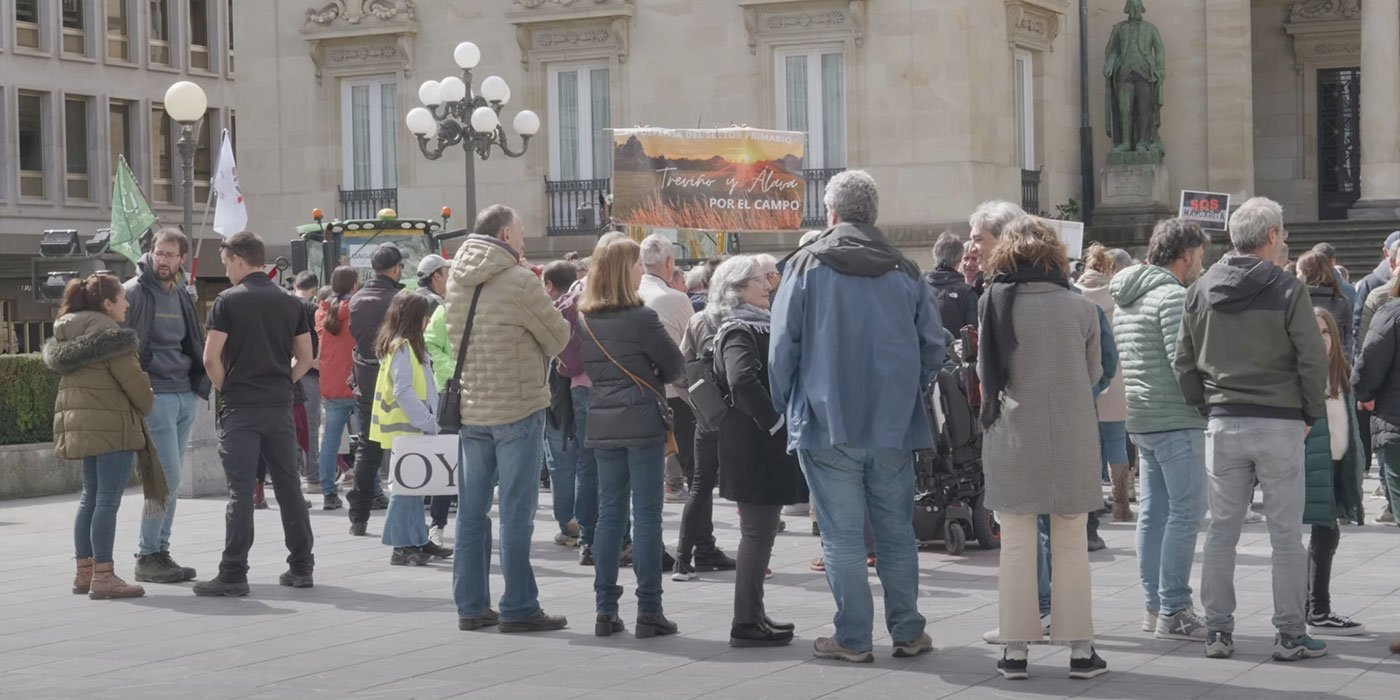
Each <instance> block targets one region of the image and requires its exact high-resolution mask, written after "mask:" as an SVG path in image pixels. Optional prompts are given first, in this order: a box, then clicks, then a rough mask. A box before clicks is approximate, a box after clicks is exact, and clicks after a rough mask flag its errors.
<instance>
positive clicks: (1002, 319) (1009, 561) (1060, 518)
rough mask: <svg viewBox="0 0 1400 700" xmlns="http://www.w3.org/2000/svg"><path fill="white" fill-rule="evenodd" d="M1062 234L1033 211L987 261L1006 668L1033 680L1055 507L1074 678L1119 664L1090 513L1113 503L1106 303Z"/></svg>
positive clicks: (993, 469) (1058, 592) (1058, 635)
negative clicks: (1095, 613)
mask: <svg viewBox="0 0 1400 700" xmlns="http://www.w3.org/2000/svg"><path fill="white" fill-rule="evenodd" d="M1069 270H1070V266H1069V260H1068V259H1067V257H1066V254H1065V247H1064V244H1062V243H1061V242H1060V241H1059V239H1058V237H1057V236H1056V234H1055V232H1054V231H1053V230H1051V229H1050V228H1049V227H1048V226H1046V225H1045V224H1044V223H1042V222H1040V221H1039V220H1038V219H1035V218H1034V217H1029V216H1022V217H1020V218H1018V219H1015V220H1014V221H1012V223H1011V224H1009V225H1008V226H1007V228H1006V230H1005V232H1004V233H1003V234H1002V237H1001V240H1000V241H999V243H998V245H997V248H996V249H995V250H994V251H993V252H992V254H991V256H990V259H989V261H988V264H987V276H988V278H989V279H990V282H989V284H988V285H987V290H986V294H985V296H984V298H983V299H982V305H981V319H980V321H981V323H980V328H981V335H980V338H979V340H980V344H981V347H980V348H979V357H978V362H977V370H978V374H979V376H980V377H981V380H982V396H983V406H982V425H983V427H984V428H985V430H986V435H985V438H984V440H983V448H982V449H983V452H982V464H983V469H984V470H985V472H986V478H987V496H986V503H987V506H988V507H989V508H991V509H992V510H994V511H996V513H997V515H998V516H999V518H1000V520H1001V537H1002V548H1001V572H1000V584H999V603H1000V611H1001V636H1002V638H1003V639H1004V640H1006V641H1007V649H1006V653H1005V655H1004V656H1003V658H1002V660H1001V661H999V662H998V663H997V668H998V670H999V671H1000V672H1001V674H1002V675H1003V676H1005V677H1006V678H1011V679H1023V678H1026V677H1027V670H1026V651H1027V647H1026V645H1027V643H1029V642H1032V641H1039V640H1040V639H1041V636H1042V633H1043V628H1042V627H1041V622H1040V609H1039V605H1038V597H1037V594H1036V543H1037V539H1038V537H1039V535H1038V531H1037V525H1036V520H1037V517H1038V516H1040V515H1049V516H1050V542H1051V557H1052V558H1053V560H1054V562H1055V576H1054V578H1053V579H1052V581H1051V599H1052V601H1053V603H1052V606H1053V608H1054V610H1055V615H1054V618H1053V622H1052V625H1051V629H1050V636H1051V638H1052V639H1055V640H1057V641H1062V642H1069V643H1070V644H1071V646H1072V651H1071V654H1070V677H1071V678H1093V677H1094V676H1097V675H1100V674H1102V673H1104V672H1105V671H1107V669H1108V666H1107V664H1105V663H1104V661H1103V659H1101V658H1099V656H1098V654H1096V653H1095V652H1094V648H1093V641H1092V640H1093V636H1094V624H1093V618H1092V615H1091V611H1090V606H1091V600H1092V593H1091V590H1090V583H1089V555H1088V544H1087V542H1086V534H1085V520H1086V518H1087V517H1088V513H1089V512H1090V511H1092V510H1095V509H1097V508H1099V507H1100V506H1102V505H1103V492H1102V488H1101V486H1100V483H1099V441H1098V431H1099V422H1098V414H1097V412H1096V410H1095V407H1094V393H1093V387H1094V385H1095V384H1096V383H1097V382H1098V381H1099V379H1100V378H1101V377H1102V375H1103V368H1102V365H1101V359H1100V348H1099V318H1098V308H1097V307H1096V306H1095V305H1094V303H1093V302H1092V301H1089V300H1088V299H1086V298H1084V297H1083V296H1082V295H1080V294H1077V293H1075V292H1074V291H1071V289H1070V283H1069Z"/></svg>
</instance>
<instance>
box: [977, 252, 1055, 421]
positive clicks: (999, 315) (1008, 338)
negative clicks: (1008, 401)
mask: <svg viewBox="0 0 1400 700" xmlns="http://www.w3.org/2000/svg"><path fill="white" fill-rule="evenodd" d="M1027 282H1049V283H1051V284H1058V285H1060V286H1061V287H1064V288H1065V289H1069V280H1068V279H1066V278H1065V276H1064V274H1063V273H1062V272H1060V271H1059V270H1050V269H1046V268H1041V267H1030V266H1028V265H1021V266H1019V267H1018V268H1016V270H1015V271H1013V272H1007V273H1002V274H999V275H997V276H996V277H994V278H992V280H991V282H989V283H988V284H987V292H986V294H985V295H983V297H982V308H981V310H980V313H981V318H979V319H978V327H979V335H978V338H977V343H978V349H977V352H978V355H979V356H980V359H981V371H980V372H979V374H980V378H981V380H982V415H981V420H982V427H983V428H984V429H985V428H990V427H992V424H993V423H996V422H997V419H998V418H1000V417H1001V393H1002V390H1003V389H1005V388H1006V385H1007V383H1008V382H1009V381H1010V376H1009V374H1010V372H1011V353H1012V352H1013V351H1015V350H1016V328H1015V325H1014V324H1013V323H1012V317H1011V310H1012V306H1013V305H1014V304H1015V302H1016V288H1017V285H1019V284H1023V283H1027Z"/></svg>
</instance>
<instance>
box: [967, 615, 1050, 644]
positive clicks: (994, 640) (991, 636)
mask: <svg viewBox="0 0 1400 700" xmlns="http://www.w3.org/2000/svg"><path fill="white" fill-rule="evenodd" d="M1040 626H1041V629H1042V630H1043V632H1042V636H1043V637H1048V636H1050V613H1046V614H1044V615H1041V616H1040ZM982 641H984V642H986V643H988V644H1005V643H1006V642H1005V641H1003V640H1002V638H1001V628H1000V627H998V628H996V629H994V630H991V631H988V632H984V633H983V634H982ZM1042 641H1043V640H1042Z"/></svg>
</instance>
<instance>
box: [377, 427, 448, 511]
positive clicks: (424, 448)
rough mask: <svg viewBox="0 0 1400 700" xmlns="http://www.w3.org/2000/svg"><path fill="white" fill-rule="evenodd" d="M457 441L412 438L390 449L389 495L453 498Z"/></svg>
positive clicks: (400, 440) (398, 441)
mask: <svg viewBox="0 0 1400 700" xmlns="http://www.w3.org/2000/svg"><path fill="white" fill-rule="evenodd" d="M459 444H460V443H459V438H458V437H457V436H456V435H452V434H449V435H414V436H410V437H400V438H395V439H394V444H393V445H392V447H391V449H390V450H389V492H390V493H391V494H393V495H395V496H456V495H457V459H458V445H459Z"/></svg>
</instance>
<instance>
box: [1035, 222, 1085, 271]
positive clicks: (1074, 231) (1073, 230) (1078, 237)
mask: <svg viewBox="0 0 1400 700" xmlns="http://www.w3.org/2000/svg"><path fill="white" fill-rule="evenodd" d="M1037 218H1039V217H1037ZM1040 220H1041V221H1043V222H1045V224H1046V225H1047V226H1049V227H1050V228H1052V229H1054V230H1055V234H1056V235H1058V236H1059V237H1060V242H1061V243H1064V244H1065V249H1066V252H1068V253H1069V259H1070V260H1074V259H1077V258H1078V257H1079V256H1081V255H1083V254H1084V222H1082V221H1061V220H1059V219H1040Z"/></svg>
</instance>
